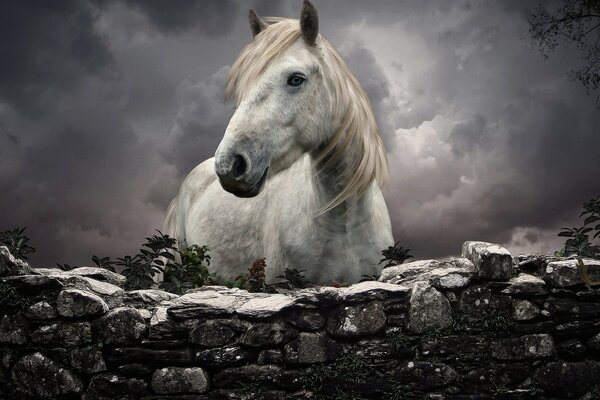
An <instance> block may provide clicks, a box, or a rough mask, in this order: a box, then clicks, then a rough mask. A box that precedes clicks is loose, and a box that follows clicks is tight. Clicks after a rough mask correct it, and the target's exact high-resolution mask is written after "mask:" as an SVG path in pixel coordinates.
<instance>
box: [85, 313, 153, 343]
mask: <svg viewBox="0 0 600 400" xmlns="http://www.w3.org/2000/svg"><path fill="white" fill-rule="evenodd" d="M93 327H94V331H95V332H96V334H97V335H98V337H100V338H101V339H102V341H103V342H104V343H105V344H112V345H126V344H133V343H136V342H137V341H139V339H140V338H141V337H142V335H143V334H144V333H145V332H146V320H145V319H144V317H142V314H140V312H139V311H138V310H136V309H135V308H131V307H119V308H115V309H114V310H111V311H110V312H109V313H108V314H106V315H104V316H103V317H101V318H99V319H97V320H96V321H94V325H93Z"/></svg>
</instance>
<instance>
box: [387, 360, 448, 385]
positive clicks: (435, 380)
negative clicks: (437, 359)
mask: <svg viewBox="0 0 600 400" xmlns="http://www.w3.org/2000/svg"><path fill="white" fill-rule="evenodd" d="M396 376H397V379H399V380H400V381H401V382H403V383H411V384H412V385H414V387H415V388H417V389H420V390H431V389H437V388H440V387H444V386H447V385H449V384H450V383H452V382H454V381H455V380H456V378H458V374H457V373H456V371H455V370H454V369H452V368H451V367H450V366H448V365H446V364H442V363H431V362H427V361H408V362H407V363H405V364H404V365H403V366H401V367H399V368H398V369H397V370H396Z"/></svg>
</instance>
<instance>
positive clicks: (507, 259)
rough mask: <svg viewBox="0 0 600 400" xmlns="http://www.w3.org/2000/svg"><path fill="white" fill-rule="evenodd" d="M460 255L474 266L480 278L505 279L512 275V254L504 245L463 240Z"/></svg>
mask: <svg viewBox="0 0 600 400" xmlns="http://www.w3.org/2000/svg"><path fill="white" fill-rule="evenodd" d="M462 257H464V258H467V259H469V260H470V261H471V262H472V263H473V265H474V266H475V270H476V271H477V276H479V278H482V279H490V280H505V279H510V278H511V277H512V275H513V259H512V255H511V254H510V252H509V251H508V250H506V249H505V248H504V247H502V246H500V245H498V244H494V243H488V242H465V243H464V244H463V246H462Z"/></svg>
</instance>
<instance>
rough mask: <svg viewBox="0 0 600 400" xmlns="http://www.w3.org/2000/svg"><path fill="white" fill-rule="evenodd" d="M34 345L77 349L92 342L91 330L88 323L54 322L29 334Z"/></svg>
mask: <svg viewBox="0 0 600 400" xmlns="http://www.w3.org/2000/svg"><path fill="white" fill-rule="evenodd" d="M31 340H32V341H33V342H34V343H37V344H39V345H45V346H56V347H67V348H71V347H78V346H83V345H86V344H88V343H91V341H92V328H91V325H90V323H89V322H62V321H59V322H54V323H52V324H50V325H43V326H40V327H39V328H37V329H36V330H35V331H34V332H33V333H32V334H31Z"/></svg>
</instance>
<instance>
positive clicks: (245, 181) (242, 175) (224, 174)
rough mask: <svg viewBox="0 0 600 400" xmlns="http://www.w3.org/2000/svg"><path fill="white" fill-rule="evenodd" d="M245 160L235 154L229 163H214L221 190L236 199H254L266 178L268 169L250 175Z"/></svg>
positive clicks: (248, 166)
mask: <svg viewBox="0 0 600 400" xmlns="http://www.w3.org/2000/svg"><path fill="white" fill-rule="evenodd" d="M246 160H247V158H246V157H244V156H243V155H240V154H237V155H235V156H234V157H233V161H232V162H229V163H223V162H219V161H221V160H219V159H217V160H216V161H215V172H216V173H217V176H218V177H219V182H220V183H221V186H222V187H223V189H225V190H226V191H227V192H229V193H232V194H234V195H235V196H237V197H254V196H256V195H258V194H259V193H260V191H261V190H262V188H263V186H264V185H265V182H266V181H267V177H268V175H269V167H268V166H267V167H266V168H264V169H263V170H262V174H260V175H258V174H257V173H256V172H254V173H252V171H251V170H250V163H249V162H248V161H246Z"/></svg>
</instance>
